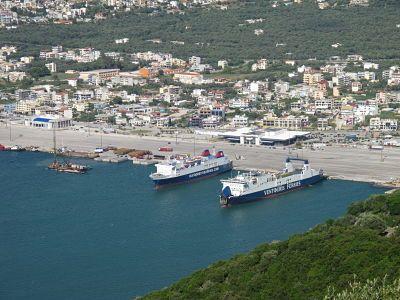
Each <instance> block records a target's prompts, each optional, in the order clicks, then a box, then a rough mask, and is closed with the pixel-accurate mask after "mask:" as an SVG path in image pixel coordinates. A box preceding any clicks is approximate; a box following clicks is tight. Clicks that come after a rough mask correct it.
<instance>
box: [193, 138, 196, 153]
mask: <svg viewBox="0 0 400 300" xmlns="http://www.w3.org/2000/svg"><path fill="white" fill-rule="evenodd" d="M195 155H196V133H194V134H193V156H195Z"/></svg>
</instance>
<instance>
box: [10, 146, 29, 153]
mask: <svg viewBox="0 0 400 300" xmlns="http://www.w3.org/2000/svg"><path fill="white" fill-rule="evenodd" d="M10 150H11V151H17V152H21V151H25V148H22V147H21V146H18V145H15V146H12V147H10Z"/></svg>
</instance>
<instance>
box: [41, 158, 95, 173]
mask: <svg viewBox="0 0 400 300" xmlns="http://www.w3.org/2000/svg"><path fill="white" fill-rule="evenodd" d="M48 168H49V169H51V170H56V171H58V172H62V173H73V174H83V173H86V172H87V171H88V170H89V167H88V166H85V165H77V164H71V163H61V162H59V161H53V162H52V163H51V164H49V165H48Z"/></svg>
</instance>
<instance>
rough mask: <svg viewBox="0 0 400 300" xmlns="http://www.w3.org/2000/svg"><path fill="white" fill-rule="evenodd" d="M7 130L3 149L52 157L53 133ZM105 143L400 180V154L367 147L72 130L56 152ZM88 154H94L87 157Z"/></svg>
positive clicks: (63, 133) (245, 165)
mask: <svg viewBox="0 0 400 300" xmlns="http://www.w3.org/2000/svg"><path fill="white" fill-rule="evenodd" d="M9 138H10V135H9V128H8V127H0V144H3V145H5V146H14V145H19V146H21V147H31V146H34V147H37V148H38V150H39V151H41V152H48V153H51V152H52V148H53V146H52V145H53V132H52V131H51V130H46V129H37V128H29V127H25V126H18V125H16V126H13V128H12V136H11V141H10V140H9ZM101 143H102V146H103V147H107V146H113V147H117V148H129V149H141V150H149V151H151V152H152V153H153V154H155V155H164V156H167V155H169V154H176V153H191V154H192V153H194V152H196V153H199V152H201V151H202V150H203V149H206V148H208V149H211V148H214V149H221V150H223V151H224V152H225V153H226V155H228V156H229V157H230V158H231V159H232V160H233V162H234V166H235V169H240V170H250V169H251V170H257V169H258V170H279V169H281V168H282V166H283V161H284V160H285V158H286V157H287V156H298V157H306V158H308V159H310V162H311V165H312V167H313V168H320V169H323V170H324V172H325V174H326V175H327V176H329V177H330V178H334V179H343V180H351V181H360V182H370V183H373V184H377V185H379V186H384V187H389V188H392V187H396V188H399V186H396V185H393V184H392V185H389V184H388V183H391V182H393V181H395V179H397V178H399V177H400V149H396V148H385V150H384V152H382V153H381V151H373V150H368V149H365V148H362V147H360V148H353V147H343V146H338V145H335V146H328V147H326V148H325V149H324V150H314V151H312V150H311V149H309V148H304V149H289V148H288V147H276V148H275V149H271V148H269V147H267V146H255V145H240V144H231V143H228V142H226V141H223V140H215V139H213V138H207V137H205V136H202V137H201V139H198V138H197V137H196V141H195V144H194V143H193V142H192V141H190V136H189V135H187V136H180V137H179V138H178V137H175V136H170V137H166V136H163V137H156V136H137V135H125V134H115V133H110V134H100V133H96V132H91V133H87V132H82V131H74V130H69V129H66V130H65V129H64V130H60V131H58V132H57V147H58V148H60V147H66V148H68V150H73V151H75V152H76V153H81V154H82V155H78V156H77V157H79V156H83V157H87V158H91V159H93V158H94V157H97V156H96V155H94V150H95V148H96V147H99V146H100V144H101ZM165 146H169V147H172V148H173V152H169V153H165V152H160V151H158V149H159V148H160V147H165ZM89 154H90V155H89Z"/></svg>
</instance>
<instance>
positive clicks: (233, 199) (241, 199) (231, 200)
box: [220, 174, 325, 206]
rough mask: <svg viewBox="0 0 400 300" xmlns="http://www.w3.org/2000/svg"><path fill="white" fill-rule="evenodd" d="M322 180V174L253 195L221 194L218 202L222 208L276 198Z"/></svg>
mask: <svg viewBox="0 0 400 300" xmlns="http://www.w3.org/2000/svg"><path fill="white" fill-rule="evenodd" d="M323 179H325V177H324V176H323V175H322V174H318V175H315V176H313V177H310V178H306V179H303V180H299V181H296V182H293V183H289V184H284V185H280V186H277V187H273V188H268V189H265V190H261V191H257V192H254V193H248V194H245V195H241V196H228V195H224V193H222V194H221V196H220V202H221V205H223V206H229V205H235V204H242V203H248V202H253V201H256V200H261V199H263V198H269V197H273V196H277V195H280V194H284V193H288V192H291V191H293V190H297V189H301V188H305V187H307V186H310V185H313V184H316V183H318V182H320V181H321V180H323Z"/></svg>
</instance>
